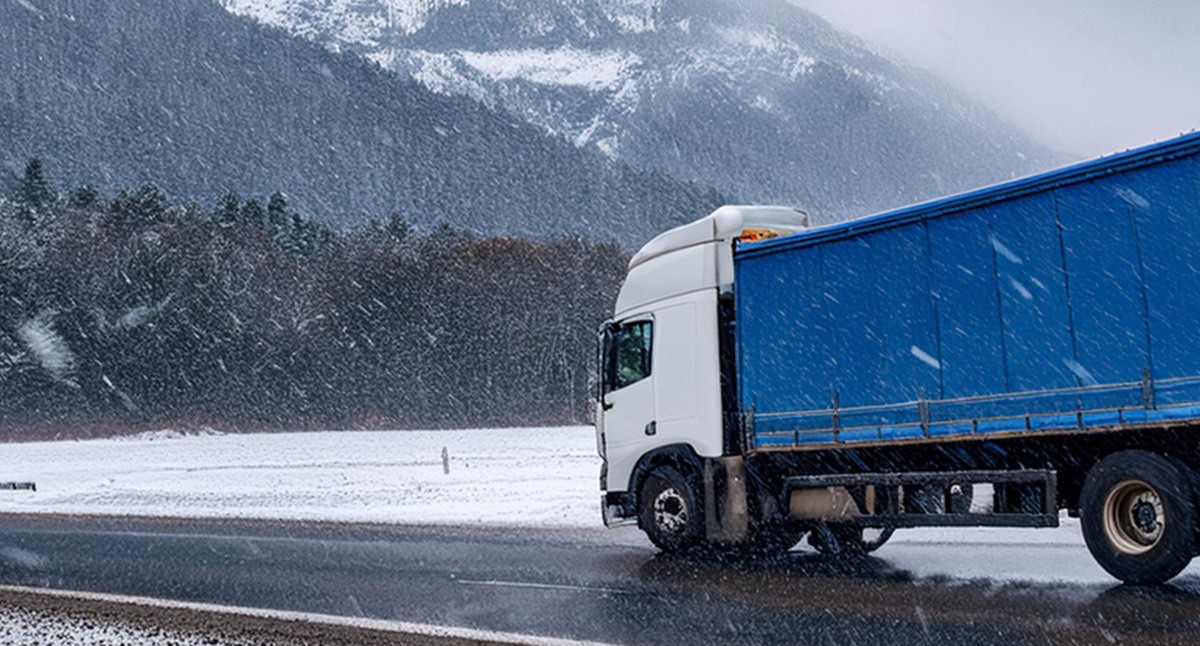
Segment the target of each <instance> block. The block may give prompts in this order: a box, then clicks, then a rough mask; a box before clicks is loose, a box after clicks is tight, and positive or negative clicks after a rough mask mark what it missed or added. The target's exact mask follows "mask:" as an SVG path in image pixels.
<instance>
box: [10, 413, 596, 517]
mask: <svg viewBox="0 0 1200 646" xmlns="http://www.w3.org/2000/svg"><path fill="white" fill-rule="evenodd" d="M443 449H445V451H446V453H447V455H448V457H449V473H445V472H444V469H443V462H442V451H443ZM599 473H600V459H599V458H598V457H597V456H596V449H595V440H594V439H593V435H592V430H591V429H590V428H587V427H567V428H519V429H487V430H465V431H374V432H358V431H339V432H315V433H280V434H253V435H222V434H203V435H188V436H184V435H182V434H179V433H174V432H157V433H146V434H142V435H139V436H134V437H132V438H124V439H107V440H88V441H81V442H38V443H31V444H0V480H3V481H10V480H15V481H33V482H35V483H36V484H37V491H36V492H24V491H0V512H31V513H64V514H115V515H140V516H186V517H237V518H278V519H296V520H330V521H353V522H377V523H404V524H414V523H432V524H464V523H466V524H492V525H534V526H567V527H595V526H599V525H600V520H599V519H600V511H599V507H600V504H599V499H600V498H599V497H600V494H599V490H598V484H599Z"/></svg>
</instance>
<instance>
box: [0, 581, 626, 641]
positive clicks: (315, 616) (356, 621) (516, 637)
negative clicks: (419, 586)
mask: <svg viewBox="0 0 1200 646" xmlns="http://www.w3.org/2000/svg"><path fill="white" fill-rule="evenodd" d="M0 591H3V592H13V593H25V594H37V595H43V596H50V597H59V598H65V599H79V600H84V601H104V602H109V603H118V604H128V605H137V606H149V607H155V608H170V609H177V610H190V611H194V612H207V613H215V614H226V615H239V616H244V617H253V618H259V619H274V620H280V621H297V622H305V623H313V624H323V625H328V626H338V627H343V628H362V629H366V630H376V631H380V632H389V633H397V634H408V635H422V636H426V637H447V638H451V639H469V640H475V641H482V642H494V643H501V644H520V645H522V646H566V645H583V646H612V645H610V644H606V643H605V642H593V641H584V640H575V639H562V638H557V637H541V636H538V635H524V634H521V633H509V632H499V631H492V630H481V629H477V628H458V627H453V626H439V625H436V624H423V623H416V622H409V621H393V620H390V619H371V618H367V617H344V616H340V615H326V614H320V613H311V612H299V611H293V610H269V609H265V608H249V607H245V606H228V605H221V604H215V603H202V602H198V601H176V600H172V599H155V598H153V597H138V596H133V595H123V594H111V593H107V592H86V591H82V590H58V589H53V588H34V587H28V586H22V585H4V584H0Z"/></svg>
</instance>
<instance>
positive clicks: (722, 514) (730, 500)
mask: <svg viewBox="0 0 1200 646" xmlns="http://www.w3.org/2000/svg"><path fill="white" fill-rule="evenodd" d="M704 525H705V527H704V529H705V535H706V537H707V538H708V540H710V541H713V542H717V543H737V542H740V541H743V540H745V539H746V538H747V537H748V536H749V534H750V509H749V506H748V504H747V497H746V464H745V462H744V461H743V459H742V457H741V456H738V455H734V456H729V457H724V458H712V459H705V460H704Z"/></svg>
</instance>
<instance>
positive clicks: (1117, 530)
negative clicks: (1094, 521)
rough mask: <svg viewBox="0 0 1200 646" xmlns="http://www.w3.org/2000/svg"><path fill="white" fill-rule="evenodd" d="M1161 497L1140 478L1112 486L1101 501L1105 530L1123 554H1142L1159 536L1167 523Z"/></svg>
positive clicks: (1156, 542) (1149, 548) (1110, 540)
mask: <svg viewBox="0 0 1200 646" xmlns="http://www.w3.org/2000/svg"><path fill="white" fill-rule="evenodd" d="M1166 520H1167V518H1166V513H1165V512H1164V511H1163V503H1162V497H1161V496H1159V495H1158V491H1157V490H1156V489H1154V487H1151V486H1150V485H1148V484H1146V483H1145V482H1142V481H1141V480H1126V481H1124V482H1122V483H1120V484H1118V485H1117V486H1115V487H1113V488H1112V489H1111V490H1109V492H1108V498H1106V499H1105V500H1104V533H1105V534H1106V535H1107V536H1108V540H1109V542H1110V543H1112V545H1113V547H1115V548H1117V550H1118V551H1120V552H1121V553H1123V554H1131V555H1138V554H1145V553H1146V552H1149V551H1150V550H1152V549H1154V546H1155V545H1157V544H1158V542H1159V541H1160V540H1161V539H1162V536H1163V527H1164V526H1165V525H1166Z"/></svg>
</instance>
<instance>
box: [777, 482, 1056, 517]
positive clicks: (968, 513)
mask: <svg viewBox="0 0 1200 646" xmlns="http://www.w3.org/2000/svg"><path fill="white" fill-rule="evenodd" d="M980 485H985V486H987V487H990V489H991V499H990V500H987V501H975V500H973V499H974V497H975V496H976V495H977V494H978V493H982V491H981V490H982V487H980ZM826 492H827V493H828V496H825V495H824V493H826ZM814 494H815V496H814ZM1057 497H1058V489H1057V477H1056V473H1055V472H1054V471H1045V470H1022V471H938V472H913V473H854V474H827V475H807V476H793V477H789V478H786V479H785V480H784V487H783V501H784V503H785V505H784V508H785V509H788V510H789V515H790V516H791V517H793V518H798V519H804V520H824V521H844V522H853V523H855V524H858V525H860V526H862V527H1057V526H1058V504H1057ZM814 499H815V500H822V501H823V500H840V502H839V503H836V504H824V503H821V502H819V503H815V504H814V503H813V500H814ZM978 502H986V504H983V505H980V504H977V503H978Z"/></svg>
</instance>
